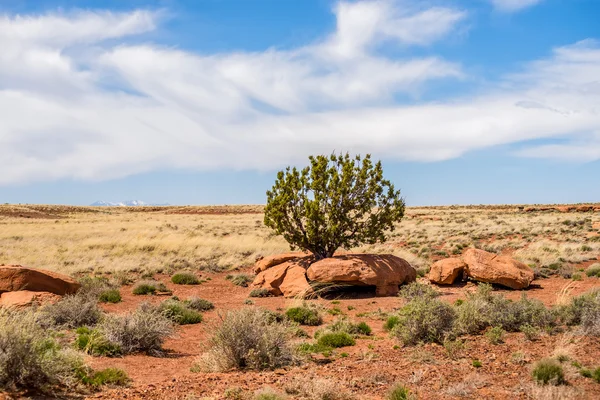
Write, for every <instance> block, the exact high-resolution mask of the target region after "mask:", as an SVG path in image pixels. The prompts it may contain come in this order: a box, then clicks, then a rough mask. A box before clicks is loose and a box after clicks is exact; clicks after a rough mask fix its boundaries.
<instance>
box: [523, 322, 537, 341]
mask: <svg viewBox="0 0 600 400" xmlns="http://www.w3.org/2000/svg"><path fill="white" fill-rule="evenodd" d="M520 331H521V332H523V333H524V334H525V338H526V339H527V340H530V341H532V342H533V341H534V340H537V339H538V338H539V336H540V330H539V329H538V328H536V327H535V326H531V325H529V324H525V325H521V328H520Z"/></svg>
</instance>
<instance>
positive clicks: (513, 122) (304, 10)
mask: <svg viewBox="0 0 600 400" xmlns="http://www.w3.org/2000/svg"><path fill="white" fill-rule="evenodd" d="M598 15H600V2H598V1H596V0H468V1H467V0H464V1H460V0H439V1H436V0H432V1H416V0H380V1H369V0H364V1H340V2H338V1H327V0H289V1H280V0H197V1H183V0H162V1H141V0H134V1H127V2H123V1H116V0H112V1H74V0H71V1H52V0H50V1H27V0H20V1H19V0H17V1H11V2H2V3H0V48H2V49H3V52H2V54H0V148H2V151H1V152H0V165H2V168H1V169H0V202H9V203H56V204H61V203H65V204H90V203H92V202H94V201H96V200H100V199H103V200H108V201H120V200H127V199H141V200H144V201H147V202H157V203H163V202H168V203H171V204H221V203H224V204H243V203H263V202H264V199H265V191H266V190H267V189H268V188H270V186H271V185H272V183H273V180H274V177H275V173H276V171H277V170H279V169H281V168H283V167H285V166H287V165H298V166H302V165H304V164H305V162H306V158H307V156H308V155H309V154H316V153H330V152H331V151H350V152H352V153H361V154H364V153H371V154H372V155H373V157H375V158H378V159H382V160H383V162H384V168H385V169H384V171H385V174H386V176H387V177H388V178H389V179H390V180H392V181H393V182H394V183H395V184H396V186H397V187H399V188H401V189H402V192H403V195H404V196H405V198H406V200H407V202H408V204H410V205H428V204H436V205H437V204H482V203H495V204H497V203H564V202H597V201H600V185H598V176H599V175H600V174H599V173H600V41H599V40H600V25H599V24H598V23H597V16H598Z"/></svg>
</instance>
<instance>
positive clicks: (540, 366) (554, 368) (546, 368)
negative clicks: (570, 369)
mask: <svg viewBox="0 0 600 400" xmlns="http://www.w3.org/2000/svg"><path fill="white" fill-rule="evenodd" d="M531 375H532V376H533V379H534V380H535V381H536V382H537V383H539V384H542V385H548V384H551V385H562V384H564V383H566V381H565V374H564V372H563V367H562V365H560V363H559V362H558V361H556V360H554V359H551V358H544V359H542V360H540V361H538V362H536V363H535V365H534V366H533V370H532V372H531Z"/></svg>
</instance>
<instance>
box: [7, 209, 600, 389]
mask: <svg viewBox="0 0 600 400" xmlns="http://www.w3.org/2000/svg"><path fill="white" fill-rule="evenodd" d="M2 207H3V206H0V262H3V263H7V264H9V263H11V264H12V263H14V264H22V265H28V266H32V267H38V268H46V269H50V270H54V271H58V272H61V273H66V274H70V275H72V276H73V277H75V278H76V279H78V280H80V281H81V283H82V285H83V286H82V289H81V290H80V291H79V292H78V293H77V294H74V295H69V296H65V297H63V298H62V299H61V300H60V301H58V302H57V303H55V304H52V305H41V306H34V307H32V308H28V309H20V310H14V309H3V308H0V391H2V390H4V391H10V392H11V393H12V392H14V393H26V392H35V393H42V394H48V393H55V392H57V390H59V391H63V392H72V393H82V394H83V395H86V394H89V393H92V392H95V391H102V393H106V397H104V398H124V397H119V396H121V393H125V395H127V396H129V397H128V398H144V397H143V396H146V395H148V396H150V393H151V390H150V391H148V390H149V389H148V388H149V387H150V386H149V385H153V386H152V387H156V385H159V386H160V385H164V387H169V390H173V391H174V393H176V396H177V397H175V395H174V397H172V398H186V396H187V397H189V398H190V399H193V398H198V399H200V398H206V399H209V398H210V399H223V398H224V399H249V400H254V399H262V400H268V399H307V400H336V399H372V400H374V399H386V400H388V399H389V400H396V399H417V398H421V399H426V398H435V399H437V398H440V399H441V398H444V399H445V398H452V399H454V398H534V399H559V398H560V399H579V398H583V399H586V398H597V396H600V362H598V359H599V358H600V357H599V356H600V342H599V341H598V338H599V337H600V280H599V279H600V278H599V275H600V272H598V271H600V267H599V265H600V259H599V258H600V239H598V237H600V235H598V228H594V226H598V225H597V223H598V222H599V221H600V217H599V216H598V214H597V213H558V212H554V213H543V212H532V213H524V212H523V211H521V210H519V209H517V208H516V207H498V208H487V207H479V208H478V207H449V208H421V209H419V208H407V209H406V211H405V218H404V220H403V221H402V223H401V224H400V225H398V226H396V229H395V231H394V232H393V233H392V235H391V237H390V238H389V239H388V240H387V241H386V242H384V243H379V244H373V245H365V246H362V247H359V248H355V249H346V250H348V251H360V252H371V253H391V254H395V255H398V256H400V257H403V258H405V259H406V260H407V261H409V262H410V263H411V264H412V265H414V266H415V267H416V268H417V269H418V270H419V271H420V274H421V275H424V274H425V273H426V271H427V270H428V268H429V266H430V265H431V263H432V262H434V261H436V260H437V259H440V258H444V257H448V256H452V255H459V254H461V253H462V251H464V250H465V249H467V248H470V247H476V248H481V249H485V250H487V251H492V252H495V253H498V254H506V255H511V256H512V257H515V258H517V259H519V260H521V261H523V262H525V263H526V264H528V265H530V266H531V268H533V269H534V270H535V271H536V281H534V285H533V286H532V288H531V289H530V290H527V291H524V292H511V291H508V290H505V289H501V288H497V287H492V286H490V285H486V284H474V283H472V282H469V283H461V284H458V285H455V286H452V287H435V286H433V285H430V284H429V283H428V282H427V280H426V279H424V278H422V279H419V281H418V283H414V284H410V285H406V286H403V287H402V289H401V291H400V295H399V296H398V297H397V298H375V297H373V296H372V294H369V293H358V295H356V294H355V295H356V296H354V297H352V296H350V295H347V294H345V293H343V292H340V293H338V294H335V293H334V294H333V295H331V296H327V297H323V298H318V297H315V298H314V299H309V300H300V299H289V300H286V299H282V298H277V297H272V296H270V295H269V294H268V293H264V292H261V291H260V290H257V289H253V288H251V287H247V286H248V285H249V284H250V283H251V281H252V279H253V278H254V276H253V271H252V270H251V268H250V267H251V266H252V265H253V264H254V262H255V260H256V258H257V257H259V256H266V255H270V254H275V253H281V252H285V251H288V250H289V246H288V244H287V243H286V242H285V241H284V240H283V239H281V238H279V237H275V236H273V235H272V234H271V233H270V231H269V230H268V229H267V228H265V227H264V226H263V224H262V214H260V208H249V209H247V210H250V211H251V212H252V213H246V214H240V213H237V214H236V213H231V214H210V213H201V212H200V211H201V210H202V208H197V209H190V208H185V209H180V208H177V207H171V208H165V209H156V210H125V209H99V208H98V209H87V208H86V212H82V211H81V210H80V209H64V210H63V209H61V208H60V207H56V208H55V209H53V208H49V209H45V210H44V212H45V213H47V214H49V215H52V216H54V217H52V218H43V219H42V218H18V217H15V216H14V215H11V216H2V215H3V214H2V210H3V208H2ZM6 208H7V206H4V209H6ZM199 210H200V211H199ZM247 210H246V211H247ZM38 211H39V210H38ZM175 211H178V212H179V211H185V212H188V213H189V214H178V213H171V212H175ZM40 212H41V211H40ZM249 300H250V301H249ZM248 303H252V304H248ZM149 365H152V368H151V369H150V368H149ZM144 370H146V372H143V371H144ZM147 371H155V372H153V373H152V372H147ZM152 374H153V375H152ZM172 375H173V376H175V377H176V379H177V381H176V382H172V381H171V376H172ZM208 377H210V379H211V380H208ZM214 377H218V379H217V378H214ZM212 379H214V380H212ZM113 386H120V388H119V389H118V390H113V391H111V389H110V388H111V387H113ZM124 386H131V387H130V388H128V389H125V388H124ZM161 394H164V392H160V393H159V394H157V396H159V395H161ZM136 396H138V397H136ZM101 398H102V397H101ZM148 398H159V397H148Z"/></svg>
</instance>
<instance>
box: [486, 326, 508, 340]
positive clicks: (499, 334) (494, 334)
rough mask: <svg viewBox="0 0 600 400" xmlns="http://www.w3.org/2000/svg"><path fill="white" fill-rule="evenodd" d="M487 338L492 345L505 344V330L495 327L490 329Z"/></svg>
mask: <svg viewBox="0 0 600 400" xmlns="http://www.w3.org/2000/svg"><path fill="white" fill-rule="evenodd" d="M485 336H486V337H487V338H488V340H489V342H490V343H491V344H500V343H504V329H502V328H501V327H499V326H495V327H493V328H491V329H489V330H488V331H487V332H486V333H485Z"/></svg>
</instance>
